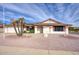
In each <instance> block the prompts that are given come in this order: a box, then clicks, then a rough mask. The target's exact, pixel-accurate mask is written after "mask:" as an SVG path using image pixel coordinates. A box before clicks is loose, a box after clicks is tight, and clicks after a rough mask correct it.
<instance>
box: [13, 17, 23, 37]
mask: <svg viewBox="0 0 79 59" xmlns="http://www.w3.org/2000/svg"><path fill="white" fill-rule="evenodd" d="M12 24H13V27H14V30H15V32H16V34H17V36H22V35H23V26H24V18H19V19H18V20H15V21H13V22H12Z"/></svg>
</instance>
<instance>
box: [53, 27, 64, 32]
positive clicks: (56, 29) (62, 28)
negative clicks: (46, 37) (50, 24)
mask: <svg viewBox="0 0 79 59" xmlns="http://www.w3.org/2000/svg"><path fill="white" fill-rule="evenodd" d="M63 30H64V27H63V26H54V31H63Z"/></svg>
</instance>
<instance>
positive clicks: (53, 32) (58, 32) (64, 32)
mask: <svg viewBox="0 0 79 59" xmlns="http://www.w3.org/2000/svg"><path fill="white" fill-rule="evenodd" d="M49 27H50V28H49ZM38 29H39V28H38V26H35V33H40V29H39V30H38ZM53 29H54V28H53V27H52V26H43V33H50V34H69V31H68V26H66V27H65V30H64V31H53Z"/></svg>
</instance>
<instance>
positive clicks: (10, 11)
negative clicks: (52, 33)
mask: <svg viewBox="0 0 79 59" xmlns="http://www.w3.org/2000/svg"><path fill="white" fill-rule="evenodd" d="M3 8H4V13H3ZM3 15H4V16H3ZM20 17H24V18H25V22H27V23H35V22H40V21H43V20H47V19H49V18H52V19H55V20H57V21H60V22H63V23H68V24H73V25H74V26H79V4H74V3H68V4H67V3H65V4H64V3H63V4H62V3H57V4H55V3H51V4H50V3H49V4H47V3H38V4H35V3H32V4H29V3H26V4H24V3H23V4H22V3H16V4H12V3H11V4H0V20H1V21H3V22H4V23H6V24H9V23H11V19H17V18H20ZM76 20H78V21H77V22H75V21H76Z"/></svg>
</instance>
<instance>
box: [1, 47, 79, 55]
mask: <svg viewBox="0 0 79 59" xmlns="http://www.w3.org/2000/svg"><path fill="white" fill-rule="evenodd" d="M78 54H79V52H73V51H59V50H42V49H32V48H31V49H30V48H25V47H10V46H0V55H78Z"/></svg>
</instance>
